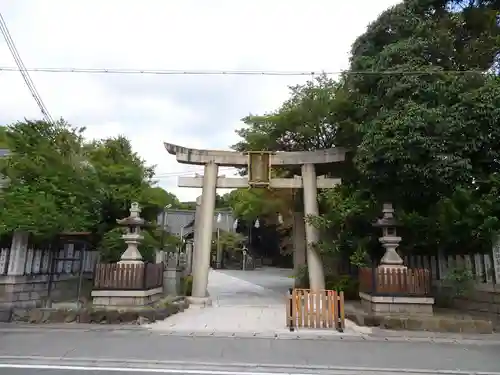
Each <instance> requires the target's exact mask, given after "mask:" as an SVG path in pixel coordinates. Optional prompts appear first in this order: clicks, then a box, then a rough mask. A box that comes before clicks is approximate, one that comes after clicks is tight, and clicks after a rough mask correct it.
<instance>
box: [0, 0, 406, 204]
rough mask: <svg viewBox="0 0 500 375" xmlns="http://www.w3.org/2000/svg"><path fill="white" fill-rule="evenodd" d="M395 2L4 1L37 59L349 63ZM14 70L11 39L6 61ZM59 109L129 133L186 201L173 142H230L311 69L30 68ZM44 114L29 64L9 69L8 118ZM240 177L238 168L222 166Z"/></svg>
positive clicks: (2, 103) (317, 67)
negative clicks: (353, 49)
mask: <svg viewBox="0 0 500 375" xmlns="http://www.w3.org/2000/svg"><path fill="white" fill-rule="evenodd" d="M396 3H398V1H396V0H350V1H340V0H324V1H323V0H301V1H295V0H232V1H230V0H226V1H222V0H220V1H218V0H182V1H181V0H177V1H170V0H141V1H139V0H130V1H129V0H71V1H68V0H43V1H41V0H0V4H1V7H0V11H1V12H2V15H3V17H4V19H5V21H6V23H7V26H8V27H9V30H10V33H11V35H12V38H13V39H14V42H15V44H16V46H17V49H18V51H19V54H20V55H21V57H22V59H23V60H24V64H25V65H26V67H28V68H29V67H51V68H53V67H77V68H132V69H172V70H266V71H283V70H287V71H290V70H294V71H339V70H342V69H345V68H347V66H348V58H349V50H350V46H351V44H352V42H353V41H354V40H355V38H356V37H357V36H358V35H360V34H361V33H363V32H364V30H365V28H366V26H367V25H368V23H369V22H371V21H373V20H375V19H376V17H377V16H378V15H379V14H380V13H381V12H382V11H384V10H385V9H386V8H388V7H389V6H391V5H394V4H396ZM5 66H11V67H12V66H15V64H14V60H13V59H12V56H11V54H10V52H9V50H8V49H7V46H6V45H5V42H4V40H3V39H1V40H0V67H5ZM31 77H32V79H33V81H34V82H35V85H36V87H37V89H38V91H39V93H40V95H41V97H42V99H43V100H44V102H45V105H46V106H47V108H48V109H49V111H50V113H51V115H52V117H54V118H59V117H64V118H65V119H66V120H67V121H69V122H70V123H72V124H74V125H78V126H85V127H86V128H87V129H88V130H87V136H88V137H89V138H103V137H108V136H113V135H118V134H123V135H125V136H127V137H128V138H129V139H130V140H131V141H132V144H133V146H134V150H135V151H137V152H138V153H139V154H140V155H141V156H142V157H143V158H144V159H146V160H147V161H148V162H149V163H151V164H155V165H157V174H158V176H159V180H160V184H161V186H162V187H164V188H165V189H167V190H168V191H171V192H173V193H174V194H176V195H177V196H178V197H179V198H180V199H181V200H193V199H194V198H195V197H196V196H197V195H199V194H200V191H198V189H180V188H177V187H176V185H177V176H175V174H176V173H177V172H179V173H183V172H184V173H186V171H198V170H199V168H197V167H193V166H186V165H180V164H177V163H176V161H175V157H174V156H171V155H169V154H168V153H167V152H166V150H165V149H164V147H163V141H168V142H171V143H176V144H179V145H182V146H186V147H194V148H212V149H228V148H229V146H230V145H232V144H234V143H235V142H237V141H238V138H237V136H236V135H235V133H234V130H235V129H237V128H239V127H240V126H241V122H240V119H241V118H242V117H244V116H246V115H248V114H249V113H254V114H262V113H264V112H268V111H272V110H273V109H276V108H277V107H278V106H279V105H280V103H282V102H283V101H284V100H285V99H286V98H287V95H288V89H287V86H289V85H293V84H297V83H300V82H304V80H305V79H306V78H303V77H275V76H274V77H272V76H160V75H111V74H106V75H95V74H80V73H57V74H56V73H31ZM24 117H27V118H30V119H35V118H40V111H39V109H38V107H37V106H36V103H35V101H34V100H33V98H32V97H31V95H30V93H29V90H28V88H27V87H26V86H25V85H24V82H23V80H22V77H21V76H20V74H19V73H18V72H2V71H0V124H9V123H11V122H14V121H17V120H22V119H23V118H24ZM220 173H221V174H226V175H230V171H227V170H226V171H224V170H223V171H221V172H220Z"/></svg>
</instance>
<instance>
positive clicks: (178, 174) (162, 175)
mask: <svg viewBox="0 0 500 375" xmlns="http://www.w3.org/2000/svg"><path fill="white" fill-rule="evenodd" d="M199 172H202V171H200V170H191V171H184V172H166V173H158V174H156V175H154V176H153V179H158V178H159V179H162V178H172V177H181V176H188V175H192V174H194V173H199ZM219 172H237V169H236V168H234V167H223V168H219Z"/></svg>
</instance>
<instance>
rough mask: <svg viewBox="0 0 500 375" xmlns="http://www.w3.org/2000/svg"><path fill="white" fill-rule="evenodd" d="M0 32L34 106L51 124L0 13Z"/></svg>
mask: <svg viewBox="0 0 500 375" xmlns="http://www.w3.org/2000/svg"><path fill="white" fill-rule="evenodd" d="M0 31H1V32H2V34H3V37H4V39H5V43H7V47H8V48H9V50H10V52H11V54H12V57H13V58H14V61H15V63H16V65H17V71H19V72H21V76H22V77H23V79H24V82H25V83H26V86H27V87H28V89H29V90H30V92H31V95H32V96H33V99H35V102H36V104H37V105H38V107H39V108H40V111H41V112H42V115H43V116H44V117H45V120H47V121H48V122H50V123H53V122H54V120H53V119H52V116H51V115H50V113H49V110H48V109H47V107H46V106H45V103H44V102H43V100H42V97H41V96H40V94H39V93H38V90H37V89H36V87H35V83H34V82H33V80H32V79H31V77H30V75H29V73H28V70H27V69H26V66H25V65H24V62H23V60H22V59H21V56H20V55H19V52H18V51H17V48H16V45H15V44H14V40H13V39H12V36H11V35H10V32H9V29H8V28H7V23H6V22H5V20H4V18H3V16H2V13H0Z"/></svg>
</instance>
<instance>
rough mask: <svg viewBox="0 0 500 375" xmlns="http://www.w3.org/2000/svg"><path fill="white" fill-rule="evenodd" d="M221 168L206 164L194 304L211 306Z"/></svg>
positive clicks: (194, 268) (193, 296)
mask: <svg viewBox="0 0 500 375" xmlns="http://www.w3.org/2000/svg"><path fill="white" fill-rule="evenodd" d="M218 171H219V167H218V165H217V164H215V163H213V162H209V163H207V164H205V172H204V176H203V193H202V199H201V212H200V219H201V220H200V221H199V223H198V225H197V226H196V230H198V231H199V234H198V236H197V238H196V239H197V241H198V244H197V245H195V249H196V250H195V258H194V264H193V290H192V293H191V294H192V297H191V298H190V300H191V302H192V303H195V304H196V303H200V304H209V299H208V298H207V297H208V296H207V285H208V272H209V268H210V249H211V245H212V232H213V225H214V209H215V192H216V185H217V174H218Z"/></svg>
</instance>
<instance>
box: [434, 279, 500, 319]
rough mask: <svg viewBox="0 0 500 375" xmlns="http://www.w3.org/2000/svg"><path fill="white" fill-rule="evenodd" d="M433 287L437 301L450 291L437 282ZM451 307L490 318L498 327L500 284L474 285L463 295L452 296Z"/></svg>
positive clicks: (499, 317)
mask: <svg viewBox="0 0 500 375" xmlns="http://www.w3.org/2000/svg"><path fill="white" fill-rule="evenodd" d="M435 288H436V297H437V301H438V302H439V300H440V299H441V298H446V296H447V295H450V293H451V291H450V288H447V287H445V286H442V285H439V284H436V285H435ZM440 297H441V298H440ZM451 307H453V308H456V309H457V310H460V311H464V312H467V313H470V314H474V315H478V316H482V317H484V318H487V319H490V320H491V321H492V322H493V324H494V325H495V326H497V327H500V285H499V284H478V285H475V287H474V289H473V290H471V291H470V292H467V293H466V294H465V295H464V296H460V297H455V298H453V299H452V300H451Z"/></svg>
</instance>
